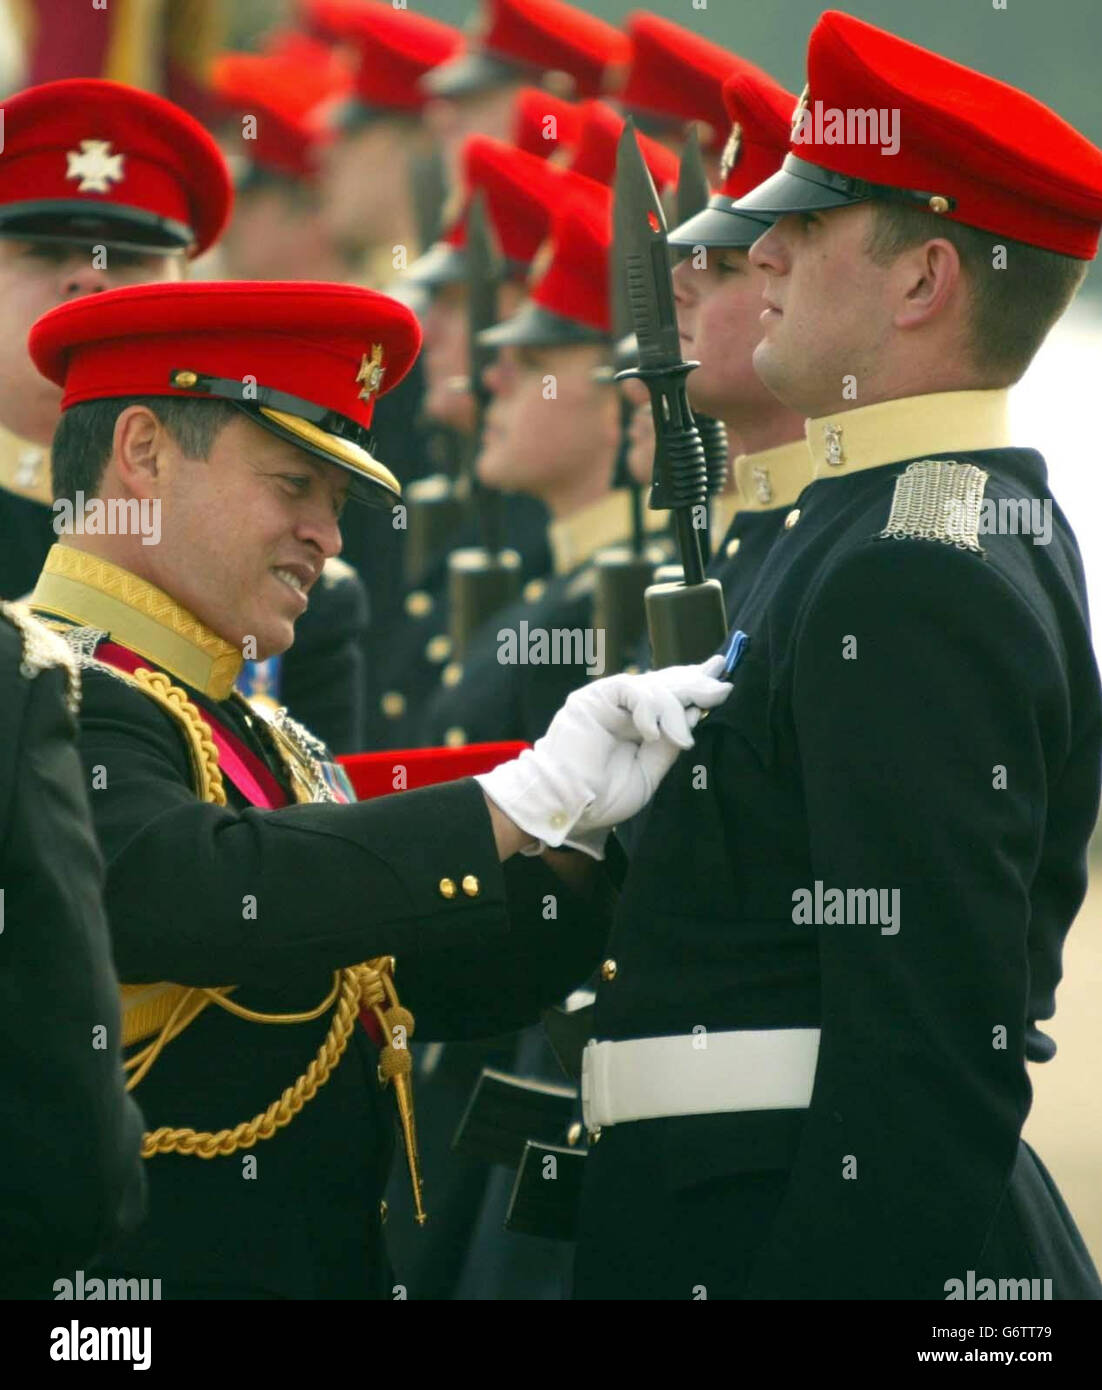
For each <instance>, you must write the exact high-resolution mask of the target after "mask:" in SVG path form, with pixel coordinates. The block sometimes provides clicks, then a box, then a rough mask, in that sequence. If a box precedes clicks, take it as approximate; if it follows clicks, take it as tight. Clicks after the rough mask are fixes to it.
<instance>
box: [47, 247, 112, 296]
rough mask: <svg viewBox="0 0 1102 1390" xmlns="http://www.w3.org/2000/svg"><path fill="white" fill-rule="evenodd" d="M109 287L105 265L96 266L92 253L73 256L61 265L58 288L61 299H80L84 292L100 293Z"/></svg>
mask: <svg viewBox="0 0 1102 1390" xmlns="http://www.w3.org/2000/svg"><path fill="white" fill-rule="evenodd" d="M108 288H109V283H108V279H107V268H106V266H103V267H97V266H96V265H95V264H94V257H93V254H91V253H90V254H89V255H88V256H87V257H84V256H81V257H79V258H78V257H75V256H74V257H73V258H72V259H71V260H69V261H67V262H66V263H65V265H64V266H63V267H62V272H61V281H60V285H59V289H60V291H61V298H62V299H80V298H82V296H84V295H86V294H102V293H103V291H104V290H106V289H108Z"/></svg>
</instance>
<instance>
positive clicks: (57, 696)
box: [0, 603, 145, 1298]
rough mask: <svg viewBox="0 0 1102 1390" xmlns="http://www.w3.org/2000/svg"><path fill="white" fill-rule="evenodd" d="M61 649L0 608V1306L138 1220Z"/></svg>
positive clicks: (30, 1294)
mask: <svg viewBox="0 0 1102 1390" xmlns="http://www.w3.org/2000/svg"><path fill="white" fill-rule="evenodd" d="M79 701H80V679H79V676H78V673H77V670H76V663H75V662H74V660H73V656H72V653H71V652H70V650H69V648H68V647H67V646H66V645H65V643H64V642H62V641H61V640H60V638H58V637H57V636H56V634H54V633H52V632H50V631H49V629H48V628H46V627H44V626H43V625H42V624H41V623H39V622H37V621H35V619H34V618H32V617H30V615H29V614H27V613H26V612H24V611H23V610H22V609H19V608H16V607H15V606H14V605H10V604H6V603H0V709H2V710H3V712H4V718H3V721H2V723H0V1058H2V1059H3V1068H2V1074H3V1081H2V1083H0V1121H2V1123H3V1129H4V1134H5V1135H6V1136H7V1144H6V1149H7V1152H6V1155H5V1159H4V1165H3V1170H2V1173H0V1237H2V1241H3V1245H2V1249H3V1254H2V1255H0V1296H2V1297H4V1298H48V1297H49V1296H50V1294H51V1292H52V1291H53V1288H54V1281H55V1280H57V1279H61V1278H68V1279H70V1280H71V1279H73V1277H74V1274H75V1271H76V1270H78V1269H83V1268H84V1267H85V1266H86V1265H87V1264H89V1263H90V1261H91V1260H92V1259H93V1258H94V1257H95V1255H96V1253H97V1252H98V1251H100V1250H102V1249H103V1248H104V1247H105V1246H106V1245H108V1244H110V1243H111V1242H112V1241H113V1240H115V1239H116V1238H117V1237H118V1236H119V1235H120V1234H122V1233H123V1232H126V1231H128V1230H130V1229H132V1228H133V1227H134V1226H135V1225H136V1224H137V1223H138V1220H139V1219H140V1217H141V1215H142V1211H143V1207H144V1196H145V1179H144V1175H143V1173H142V1163H141V1158H140V1155H139V1148H140V1145H141V1133H142V1117H141V1115H140V1113H139V1111H138V1107H137V1106H136V1105H135V1104H134V1102H133V1101H132V1100H131V1099H130V1098H129V1097H128V1096H127V1095H126V1091H125V1087H124V1082H123V1074H122V1069H121V1067H120V1065H119V1062H120V1058H119V1053H120V1038H121V1034H120V1030H119V1001H118V981H117V979H116V978H115V969H114V966H113V964H112V961H111V942H110V938H109V936H108V932H107V920H106V918H105V917H104V915H103V858H102V856H101V855H100V852H99V850H98V848H97V847H96V842H95V837H94V835H93V833H92V827H91V823H90V819H89V814H88V794H87V792H86V791H85V788H84V773H83V770H82V768H81V765H80V759H79V758H78V757H77V752H76V744H75V735H76V724H75V722H74V718H73V716H74V714H75V712H76V710H77V707H78V705H79Z"/></svg>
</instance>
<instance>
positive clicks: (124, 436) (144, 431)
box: [111, 405, 165, 498]
mask: <svg viewBox="0 0 1102 1390" xmlns="http://www.w3.org/2000/svg"><path fill="white" fill-rule="evenodd" d="M164 445H165V429H164V426H163V425H162V424H161V422H160V420H158V419H157V417H156V415H154V414H153V412H152V411H151V410H150V409H149V407H148V406H144V405H128V406H127V407H126V409H125V410H123V411H121V412H120V414H119V417H118V419H117V420H116V421H115V433H114V437H113V440H112V446H111V462H112V464H113V466H114V471H115V475H116V476H117V478H118V479H119V482H120V483H121V484H122V486H123V488H124V489H125V490H126V492H127V493H129V494H130V495H131V496H133V497H137V498H143V497H153V496H154V495H155V494H156V493H157V492H158V491H159V486H158V484H159V481H160V479H161V477H162V474H163V467H162V461H161V459H160V457H159V456H160V454H161V452H162V450H163V449H164Z"/></svg>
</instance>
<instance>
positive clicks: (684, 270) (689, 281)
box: [673, 251, 707, 306]
mask: <svg viewBox="0 0 1102 1390" xmlns="http://www.w3.org/2000/svg"><path fill="white" fill-rule="evenodd" d="M705 255H707V252H706V251H705ZM693 274H694V271H693V266H692V262H691V261H690V260H689V259H688V257H686V259H685V260H683V261H678V263H677V264H676V265H675V266H674V268H673V297H674V300H675V301H676V302H677V303H678V304H681V305H683V306H688V305H690V304H695V303H696V301H697V300H698V299H699V298H700V295H699V293H698V292H697V289H696V284H695V282H694V280H693V278H692V277H693Z"/></svg>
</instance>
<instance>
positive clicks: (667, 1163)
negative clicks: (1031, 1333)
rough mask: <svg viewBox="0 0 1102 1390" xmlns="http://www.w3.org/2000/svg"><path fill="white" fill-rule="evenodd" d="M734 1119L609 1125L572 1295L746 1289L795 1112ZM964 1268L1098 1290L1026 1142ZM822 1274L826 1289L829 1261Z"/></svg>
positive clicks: (774, 1206) (734, 1294) (735, 1294)
mask: <svg viewBox="0 0 1102 1390" xmlns="http://www.w3.org/2000/svg"><path fill="white" fill-rule="evenodd" d="M731 1119H732V1117H729V1116H718V1115H717V1116H693V1117H691V1119H677V1120H642V1121H636V1122H634V1123H630V1124H621V1125H616V1126H613V1127H610V1128H606V1129H605V1130H604V1132H603V1134H602V1135H601V1138H600V1140H599V1142H598V1143H597V1144H596V1145H595V1146H594V1147H593V1148H592V1149H591V1150H590V1153H589V1156H588V1158H587V1159H586V1178H585V1186H584V1190H583V1194H582V1208H581V1219H580V1223H579V1240H578V1248H577V1255H576V1259H575V1266H574V1297H575V1298H580V1299H606V1298H607V1299H614V1298H621V1299H693V1298H702V1297H706V1298H708V1299H716V1298H720V1299H738V1298H745V1297H746V1296H747V1294H746V1286H747V1280H748V1278H749V1276H750V1273H751V1270H752V1268H753V1265H754V1262H755V1260H756V1258H757V1256H758V1255H759V1253H760V1252H761V1250H762V1249H763V1248H764V1242H765V1241H766V1240H767V1239H768V1237H769V1232H770V1228H771V1225H772V1222H773V1219H774V1217H775V1215H776V1213H777V1211H778V1209H779V1207H780V1204H781V1201H782V1199H783V1197H784V1193H785V1189H786V1187H787V1185H788V1182H789V1177H790V1157H791V1153H792V1152H793V1149H792V1144H793V1142H794V1138H795V1136H796V1134H798V1125H799V1112H793V1111H776V1112H759V1113H758V1114H757V1115H756V1116H751V1115H743V1116H739V1117H738V1121H737V1123H736V1124H734V1125H732V1124H731V1123H730V1121H731ZM794 1126H795V1127H794ZM937 1200H938V1197H937V1194H936V1193H931V1195H930V1201H931V1202H932V1203H936V1202H937ZM870 1258H874V1256H872V1255H870ZM968 1268H972V1269H973V1270H974V1271H975V1277H976V1278H977V1279H980V1278H985V1277H986V1278H993V1279H996V1280H998V1279H1015V1280H1019V1279H1028V1280H1031V1281H1032V1280H1035V1279H1036V1280H1040V1281H1044V1280H1046V1279H1049V1280H1051V1281H1052V1284H1051V1297H1052V1298H1053V1299H1102V1283H1100V1282H1099V1278H1098V1273H1097V1271H1096V1269H1095V1267H1094V1264H1093V1262H1092V1260H1091V1257H1090V1255H1089V1253H1088V1251H1087V1249H1086V1246H1085V1245H1084V1243H1083V1239H1082V1237H1081V1236H1080V1234H1079V1231H1078V1230H1077V1228H1076V1226H1075V1222H1074V1221H1073V1220H1072V1217H1071V1214H1070V1213H1069V1211H1068V1209H1067V1207H1066V1206H1065V1205H1064V1202H1063V1199H1062V1198H1061V1196H1060V1193H1059V1191H1058V1190H1057V1188H1056V1185H1055V1183H1054V1182H1053V1181H1052V1178H1051V1177H1050V1176H1049V1174H1048V1172H1047V1171H1046V1169H1045V1167H1044V1165H1043V1164H1042V1163H1041V1160H1040V1159H1039V1158H1038V1157H1037V1155H1036V1154H1035V1153H1034V1152H1033V1150H1032V1149H1031V1148H1030V1147H1029V1145H1028V1144H1026V1143H1024V1142H1021V1143H1020V1144H1019V1146H1018V1155H1017V1158H1016V1160H1015V1162H1014V1166H1013V1168H1012V1170H1011V1174H1010V1180H1009V1182H1008V1184H1007V1187H1006V1191H1005V1193H1004V1195H1003V1198H1002V1201H1001V1202H1000V1204H999V1207H998V1210H997V1211H996V1213H995V1217H994V1220H993V1221H992V1224H991V1227H990V1230H989V1233H988V1237H987V1240H986V1242H985V1244H984V1246H983V1248H982V1250H977V1251H976V1252H975V1256H974V1258H972V1257H969V1258H968V1260H967V1261H966V1267H965V1268H961V1269H960V1270H956V1268H955V1265H954V1269H953V1273H954V1274H955V1275H957V1276H958V1277H960V1278H961V1279H964V1278H965V1277H966V1276H967V1269H968ZM821 1283H822V1286H823V1288H824V1296H826V1297H830V1296H831V1295H830V1294H829V1293H826V1292H825V1290H826V1289H828V1288H829V1286H830V1271H829V1270H824V1271H822V1275H821ZM1039 1287H1040V1288H1041V1289H1042V1290H1043V1289H1044V1285H1043V1282H1042V1284H1041V1285H1040V1286H1039ZM833 1296H834V1297H845V1294H844V1292H841V1291H839V1292H837V1293H835V1294H834V1295H833Z"/></svg>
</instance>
